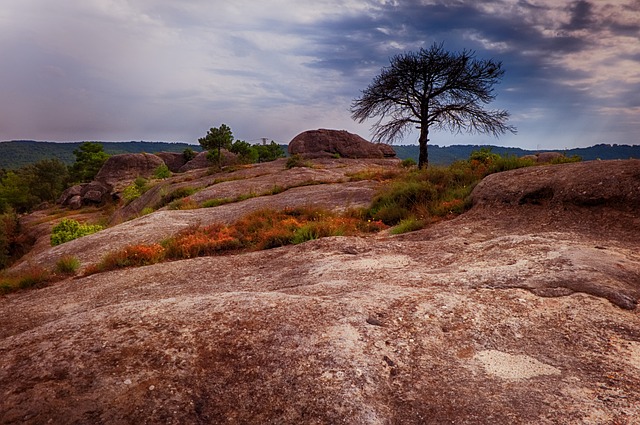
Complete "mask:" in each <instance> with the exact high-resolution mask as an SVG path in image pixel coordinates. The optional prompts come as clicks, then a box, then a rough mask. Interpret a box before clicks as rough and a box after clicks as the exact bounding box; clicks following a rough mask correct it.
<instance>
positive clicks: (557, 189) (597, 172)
mask: <svg viewBox="0 0 640 425" xmlns="http://www.w3.org/2000/svg"><path fill="white" fill-rule="evenodd" d="M472 197H473V202H474V204H476V205H478V204H480V205H483V204H490V205H494V206H503V205H524V204H532V205H552V206H555V207H564V206H567V205H574V206H606V207H609V208H614V209H625V210H628V209H631V210H634V211H640V160H625V161H586V162H577V163H570V164H562V165H546V166H536V167H527V168H520V169H517V170H512V171H506V172H504V173H497V174H491V175H489V176H487V177H485V178H484V180H482V181H481V182H480V183H478V185H477V186H476V188H475V189H474V191H473V194H472Z"/></svg>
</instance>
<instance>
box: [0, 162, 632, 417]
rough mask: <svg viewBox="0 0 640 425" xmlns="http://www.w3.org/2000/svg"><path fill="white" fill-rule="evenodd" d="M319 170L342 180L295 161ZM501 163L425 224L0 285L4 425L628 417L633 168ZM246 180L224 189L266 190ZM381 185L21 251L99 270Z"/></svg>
mask: <svg viewBox="0 0 640 425" xmlns="http://www.w3.org/2000/svg"><path fill="white" fill-rule="evenodd" d="M322 161H323V162H322V164H326V163H327V162H328V160H322ZM325 161H326V162H325ZM336 161H344V162H348V161H352V162H355V160H348V161H347V160H336ZM379 161H380V162H382V161H383V160H379ZM384 161H391V160H384ZM318 162H320V161H318ZM363 162H364V161H363ZM372 162H373V161H372ZM283 165H284V161H282V162H280V163H279V164H278V168H279V169H280V173H281V174H283V175H285V176H290V174H288V173H290V172H291V170H287V171H284V167H283ZM270 166H272V165H270ZM365 166H366V165H365ZM395 166H397V165H394V167H395ZM264 171H265V169H262V170H261V173H256V172H255V170H252V169H248V170H240V171H238V172H239V173H240V172H253V174H251V176H252V178H258V177H257V175H260V176H261V177H259V178H261V179H264V178H265V176H264V175H263V174H264ZM307 171H309V172H310V173H309V175H313V174H312V173H311V172H317V173H318V174H320V173H322V172H327V173H332V172H336V170H335V169H328V170H327V169H322V168H318V169H313V170H308V169H305V168H301V169H296V170H294V171H293V172H295V173H301V174H302V173H304V172H307ZM202 174H203V175H204V174H205V173H202ZM589 174H593V175H594V176H592V177H589ZM238 176H239V174H238V175H236V177H238ZM493 176H495V177H493ZM493 176H490V177H491V178H487V179H485V181H483V182H482V183H481V184H479V185H478V186H477V187H476V190H475V191H474V195H473V197H474V206H473V208H472V209H471V211H469V212H467V213H465V214H463V215H462V216H459V217H457V218H456V219H453V220H444V221H441V222H438V223H436V224H433V225H431V226H429V227H428V228H426V229H423V230H421V231H417V232H411V233H407V234H403V235H398V236H391V235H388V234H386V233H381V234H378V235H376V236H374V237H332V238H322V239H318V240H313V241H309V242H306V243H303V244H299V245H295V246H288V247H282V248H278V249H272V250H267V251H262V252H251V253H245V254H238V255H225V256H214V257H205V258H195V259H189V260H183V261H173V262H167V263H163V264H156V265H151V266H146V267H140V268H128V269H124V270H116V271H112V272H106V273H100V274H95V275H91V276H85V277H77V278H75V279H73V280H71V279H69V280H66V281H61V282H57V283H55V284H53V285H51V286H49V287H46V288H42V289H38V290H33V291H21V292H17V293H15V294H11V295H10V296H6V297H0V317H2V318H3V326H0V352H1V353H2V367H0V393H1V394H2V395H3V397H1V398H0V422H2V423H26V424H39V423H47V422H51V423H86V422H96V421H97V422H104V423H217V422H230V423H284V424H293V423H323V424H324V423H327V424H333V423H346V424H378V423H379V424H386V423H390V424H393V423H398V424H423V423H469V424H471V423H487V422H490V423H492V424H496V425H506V424H513V423H532V424H542V425H551V424H565V423H566V424H574V423H575V424H578V423H629V424H631V423H635V420H634V419H633V418H638V417H640V390H639V388H640V373H638V371H640V360H639V359H640V342H639V341H640V334H639V333H638V329H640V316H639V315H638V312H637V309H636V303H637V301H638V299H639V298H640V258H638V255H637V253H638V252H640V241H639V240H638V237H637V232H635V231H634V230H635V229H638V228H639V226H640V209H639V208H638V204H637V200H638V199H639V195H638V193H639V192H640V161H637V160H634V161H603V162H602V163H583V164H563V165H550V166H539V167H531V168H528V169H523V170H515V171H512V172H506V173H500V174H495V175H493ZM609 176H611V177H609ZM207 178H214V176H208V177H207ZM583 180H584V181H583ZM261 181H262V180H261ZM238 182H239V180H233V181H227V182H225V183H218V184H219V185H220V188H219V189H217V190H219V191H220V192H222V191H224V190H231V187H235V189H236V190H239V191H238V192H236V193H237V194H242V193H246V190H247V188H249V187H253V183H255V182H250V183H249V182H246V183H245V184H244V185H242V186H240V185H239V183H238ZM372 183H373V182H343V183H339V184H336V183H335V182H334V183H332V184H330V185H329V184H325V185H317V186H305V187H301V188H296V189H290V190H287V191H284V192H281V193H279V194H277V195H270V196H266V195H265V196H261V197H256V198H251V199H247V200H245V201H242V202H237V203H234V204H226V205H223V206H220V207H215V208H207V209H200V210H187V211H158V212H155V213H153V214H150V215H147V216H144V217H141V218H138V219H134V220H131V221H128V222H126V223H123V224H121V225H118V226H114V227H111V228H108V229H105V230H104V231H101V232H99V233H96V234H93V235H89V236H85V237H83V238H79V239H76V240H73V241H70V242H67V243H65V244H62V245H59V246H57V247H50V246H48V247H47V255H46V256H45V255H43V256H40V257H31V259H30V260H29V261H30V262H31V263H32V264H38V265H45V266H48V265H50V264H53V263H55V261H56V260H57V259H59V258H60V257H61V256H62V255H74V256H76V257H78V258H79V259H80V261H81V262H82V264H83V265H84V264H95V263H96V262H97V261H99V259H100V258H102V257H103V254H104V253H106V252H110V251H113V250H114V249H115V250H117V249H120V248H122V247H124V246H127V245H128V244H131V243H136V244H137V243H144V244H148V243H152V242H157V241H159V240H162V239H163V238H165V237H167V236H169V235H171V234H176V233H179V232H180V231H182V230H184V229H186V228H188V227H192V226H198V225H200V226H202V225H207V224H209V223H213V222H224V223H229V222H231V221H232V220H234V219H237V217H239V216H241V215H242V214H243V213H246V212H248V211H249V209H248V207H249V206H253V207H257V203H259V202H264V205H266V204H269V203H270V204H272V205H274V206H276V207H278V208H282V207H286V206H291V205H299V204H296V203H299V202H302V201H305V199H303V198H304V197H306V202H309V203H311V202H313V201H314V200H316V199H321V198H323V197H328V196H334V195H335V193H336V192H337V191H338V190H342V191H345V193H346V192H348V190H347V189H354V191H353V194H354V195H355V194H360V193H361V192H362V191H363V190H365V189H366V190H371V193H375V192H374V190H373V189H374V188H373V187H372V185H371V184H372ZM365 184H366V185H365ZM216 185H217V184H216ZM216 185H212V186H213V187H215V186H216ZM235 185H238V186H235ZM529 186H531V187H529ZM499 192H503V193H502V194H499ZM609 192H610V193H612V195H611V197H607V196H608V195H606V194H607V193H609ZM532 193H533V195H532ZM219 194H220V193H219ZM229 195H231V194H229ZM523 197H524V199H525V200H527V199H529V200H531V199H534V200H536V202H529V201H526V202H521V200H522V199H523ZM269 198H270V199H269ZM350 199H351V197H350V196H347V197H346V198H343V205H345V206H346V205H347V204H348V203H349V202H350V201H345V200H350ZM584 199H598V200H602V202H596V203H594V202H591V201H589V202H586V203H585V202H583V200H584ZM576 200H577V201H576ZM243 204H244V207H243ZM14 270H16V269H15V268H14V269H12V271H14ZM634 309H636V310H634ZM52 347H54V348H55V349H52ZM70 400H73V403H70V402H69V401H70ZM96 418H97V419H96Z"/></svg>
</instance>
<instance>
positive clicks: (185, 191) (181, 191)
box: [155, 187, 198, 209]
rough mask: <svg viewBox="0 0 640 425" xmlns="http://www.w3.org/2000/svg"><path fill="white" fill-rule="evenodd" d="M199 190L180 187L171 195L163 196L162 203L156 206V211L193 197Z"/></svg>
mask: <svg viewBox="0 0 640 425" xmlns="http://www.w3.org/2000/svg"><path fill="white" fill-rule="evenodd" d="M197 190H198V189H197V188H195V187H179V188H177V189H174V190H173V191H171V192H170V193H167V194H165V195H162V197H161V198H160V202H159V203H158V204H157V205H156V207H155V209H160V208H162V207H164V206H165V205H168V204H170V203H172V202H173V201H176V200H178V199H181V198H186V197H187V196H191V195H193V194H194V193H196V191H197ZM174 209H177V208H174Z"/></svg>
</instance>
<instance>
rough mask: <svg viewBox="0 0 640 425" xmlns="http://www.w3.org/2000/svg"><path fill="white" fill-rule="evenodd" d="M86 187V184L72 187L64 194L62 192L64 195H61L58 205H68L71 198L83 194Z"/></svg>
mask: <svg viewBox="0 0 640 425" xmlns="http://www.w3.org/2000/svg"><path fill="white" fill-rule="evenodd" d="M85 186H86V183H85V184H77V185H74V186H71V187H70V188H68V189H66V190H65V191H64V192H62V194H61V195H60V197H59V198H58V201H57V203H58V204H60V205H63V206H64V205H67V204H68V203H69V201H70V199H71V198H73V197H75V196H79V195H81V194H82V189H83V188H84V187H85Z"/></svg>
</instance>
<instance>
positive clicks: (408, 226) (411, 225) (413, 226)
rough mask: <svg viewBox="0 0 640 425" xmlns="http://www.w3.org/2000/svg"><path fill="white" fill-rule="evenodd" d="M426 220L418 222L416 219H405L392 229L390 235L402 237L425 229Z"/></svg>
mask: <svg viewBox="0 0 640 425" xmlns="http://www.w3.org/2000/svg"><path fill="white" fill-rule="evenodd" d="M426 224H427V223H426V222H425V221H424V220H418V219H416V218H415V217H409V218H405V219H404V220H401V221H400V223H398V225H397V226H395V227H393V228H391V230H390V233H391V234H392V235H400V234H402V233H407V232H414V231H416V230H420V229H423V228H424V227H425V226H426Z"/></svg>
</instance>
